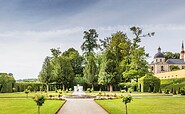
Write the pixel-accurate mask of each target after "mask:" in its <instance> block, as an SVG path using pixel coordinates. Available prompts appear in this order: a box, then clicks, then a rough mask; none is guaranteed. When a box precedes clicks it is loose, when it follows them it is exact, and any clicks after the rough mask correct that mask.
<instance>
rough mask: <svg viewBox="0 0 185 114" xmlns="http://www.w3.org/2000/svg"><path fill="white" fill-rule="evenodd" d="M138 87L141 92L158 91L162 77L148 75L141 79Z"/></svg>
mask: <svg viewBox="0 0 185 114" xmlns="http://www.w3.org/2000/svg"><path fill="white" fill-rule="evenodd" d="M138 87H139V89H140V90H141V92H153V91H154V89H155V92H158V91H159V89H160V79H159V78H157V77H155V76H153V75H146V76H144V77H142V78H140V79H139V82H138ZM140 87H141V88H140Z"/></svg>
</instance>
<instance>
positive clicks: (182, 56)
mask: <svg viewBox="0 0 185 114" xmlns="http://www.w3.org/2000/svg"><path fill="white" fill-rule="evenodd" d="M184 54H185V52H184V43H183V42H182V47H181V52H180V59H182V60H184Z"/></svg>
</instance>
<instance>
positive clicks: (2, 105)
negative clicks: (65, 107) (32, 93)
mask: <svg viewBox="0 0 185 114" xmlns="http://www.w3.org/2000/svg"><path fill="white" fill-rule="evenodd" d="M62 103H64V101H63V100H62V101H61V100H46V101H45V103H44V104H43V106H41V114H54V113H55V112H56V111H57V110H58V109H59V108H60V106H61V105H62ZM0 113H1V114H37V105H36V103H35V102H34V101H33V99H31V98H28V99H24V98H21V99H18V98H17V99H15V98H0Z"/></svg>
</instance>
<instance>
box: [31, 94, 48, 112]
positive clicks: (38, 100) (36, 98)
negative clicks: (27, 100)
mask: <svg viewBox="0 0 185 114" xmlns="http://www.w3.org/2000/svg"><path fill="white" fill-rule="evenodd" d="M33 100H34V101H35V102H36V103H37V106H38V112H37V113H38V114H40V107H41V106H42V105H43V104H44V101H45V97H44V95H42V94H35V96H34V97H33Z"/></svg>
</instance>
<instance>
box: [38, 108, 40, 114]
mask: <svg viewBox="0 0 185 114" xmlns="http://www.w3.org/2000/svg"><path fill="white" fill-rule="evenodd" d="M38 114H40V106H38Z"/></svg>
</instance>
